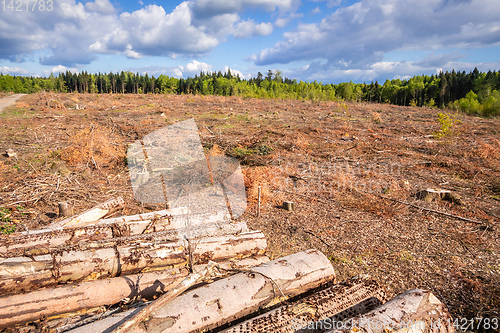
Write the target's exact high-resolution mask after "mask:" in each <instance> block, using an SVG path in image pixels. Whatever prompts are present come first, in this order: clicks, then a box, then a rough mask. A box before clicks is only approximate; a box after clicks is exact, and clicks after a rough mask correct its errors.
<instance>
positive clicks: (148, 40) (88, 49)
mask: <svg viewBox="0 0 500 333" xmlns="http://www.w3.org/2000/svg"><path fill="white" fill-rule="evenodd" d="M299 4H300V0H234V1H230V2H227V1H222V0H186V1H183V2H181V3H180V4H179V5H178V6H177V7H176V8H174V9H173V10H172V11H171V12H168V13H167V12H166V11H165V9H164V8H163V7H162V6H159V5H148V6H145V7H144V8H141V9H139V10H136V11H134V12H130V13H129V12H123V13H121V14H118V12H117V9H116V8H115V7H114V5H113V3H112V2H110V0H94V1H89V2H86V3H81V2H75V0H58V1H54V7H53V8H54V9H53V11H51V12H48V11H46V12H22V13H16V12H13V13H12V15H6V16H5V18H2V22H0V59H9V60H11V61H15V62H23V61H25V60H26V58H27V56H29V55H33V54H34V52H38V53H41V54H42V56H41V57H40V63H41V64H43V65H48V66H56V65H63V66H77V65H84V64H88V63H90V62H92V61H93V60H95V59H96V55H97V54H122V55H125V56H126V57H128V58H131V59H138V58H142V57H146V56H168V57H171V58H176V57H178V56H186V57H190V56H203V55H205V54H206V53H208V52H210V51H211V50H213V49H214V48H215V47H216V46H217V45H219V44H220V43H222V42H224V41H225V40H226V39H227V37H228V36H229V35H230V34H231V33H233V32H234V34H235V37H237V38H246V37H250V36H255V35H268V34H270V33H272V31H273V25H272V24H271V23H255V22H253V21H251V20H247V21H242V19H241V18H240V16H239V13H241V12H243V11H245V10H246V9H249V8H252V9H253V8H260V9H264V10H266V11H269V12H272V11H279V12H280V13H285V12H287V11H292V10H294V9H295V8H297V6H298V5H299ZM280 15H281V14H280ZM20 22H22V23H20Z"/></svg>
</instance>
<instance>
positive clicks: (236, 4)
mask: <svg viewBox="0 0 500 333" xmlns="http://www.w3.org/2000/svg"><path fill="white" fill-rule="evenodd" d="M192 4H193V9H194V11H195V12H196V13H197V15H200V16H203V15H210V16H212V15H218V14H223V13H233V12H241V11H243V10H244V9H245V8H263V9H264V10H266V11H268V12H272V11H275V10H279V11H293V10H295V9H296V8H297V7H298V5H299V4H300V1H299V0H231V1H227V0H193V1H192Z"/></svg>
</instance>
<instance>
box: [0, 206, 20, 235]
mask: <svg viewBox="0 0 500 333" xmlns="http://www.w3.org/2000/svg"><path fill="white" fill-rule="evenodd" d="M10 216H11V212H10V209H8V208H4V207H0V222H2V224H1V225H0V234H4V235H8V234H11V233H13V232H15V231H16V228H17V226H16V225H15V224H13V223H10Z"/></svg>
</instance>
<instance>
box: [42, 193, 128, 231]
mask: <svg viewBox="0 0 500 333" xmlns="http://www.w3.org/2000/svg"><path fill="white" fill-rule="evenodd" d="M123 204H125V201H124V200H123V198H122V197H118V198H113V199H109V200H108V201H105V202H103V203H101V204H99V205H97V206H95V207H93V208H91V209H89V210H86V211H84V212H83V213H80V214H78V215H75V216H72V217H69V218H67V219H64V220H62V221H58V222H55V223H52V224H51V225H49V227H48V229H54V228H57V227H70V226H77V225H79V224H82V223H85V222H92V221H96V220H98V219H100V218H101V217H103V216H105V215H106V214H108V213H109V212H110V211H111V209H114V208H116V207H120V206H123Z"/></svg>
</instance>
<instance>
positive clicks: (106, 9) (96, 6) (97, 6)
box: [85, 0, 115, 14]
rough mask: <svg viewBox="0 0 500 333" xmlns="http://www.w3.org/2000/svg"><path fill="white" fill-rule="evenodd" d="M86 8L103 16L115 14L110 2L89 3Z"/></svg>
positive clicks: (98, 0)
mask: <svg viewBox="0 0 500 333" xmlns="http://www.w3.org/2000/svg"><path fill="white" fill-rule="evenodd" d="M85 8H86V9H87V10H89V11H91V12H99V13H102V14H113V13H114V11H115V7H113V5H112V4H111V2H109V0H95V2H87V3H86V4H85Z"/></svg>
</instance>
